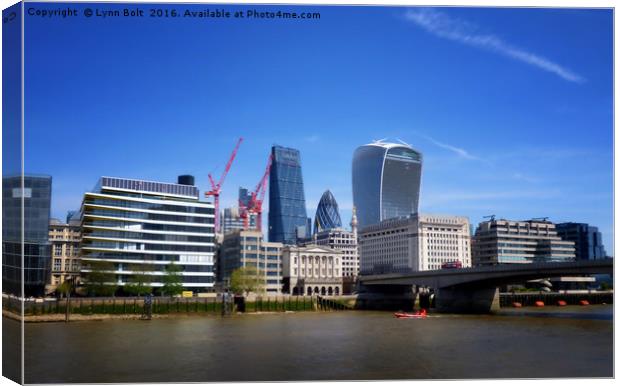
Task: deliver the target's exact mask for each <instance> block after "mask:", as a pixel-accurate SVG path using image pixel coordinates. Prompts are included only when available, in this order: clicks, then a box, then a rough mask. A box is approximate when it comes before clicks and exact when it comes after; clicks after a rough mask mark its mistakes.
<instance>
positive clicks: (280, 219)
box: [269, 146, 311, 244]
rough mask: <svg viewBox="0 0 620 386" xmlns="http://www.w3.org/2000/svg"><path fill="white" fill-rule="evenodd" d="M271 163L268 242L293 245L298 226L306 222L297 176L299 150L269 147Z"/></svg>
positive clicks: (298, 170) (302, 186)
mask: <svg viewBox="0 0 620 386" xmlns="http://www.w3.org/2000/svg"><path fill="white" fill-rule="evenodd" d="M271 155H272V164H271V171H270V174H269V241H271V242H279V243H284V244H295V243H296V241H297V236H298V234H297V232H298V230H299V229H298V227H300V226H305V227H306V228H305V237H309V236H310V231H311V230H310V227H309V226H308V225H309V224H308V223H307V218H308V216H307V215H306V199H305V196H304V183H303V178H302V174H301V157H300V155H299V150H296V149H291V148H286V147H282V146H273V147H272V148H271Z"/></svg>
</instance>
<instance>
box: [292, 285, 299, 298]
mask: <svg viewBox="0 0 620 386" xmlns="http://www.w3.org/2000/svg"><path fill="white" fill-rule="evenodd" d="M297 295H299V289H298V288H297V287H294V288H293V296H297Z"/></svg>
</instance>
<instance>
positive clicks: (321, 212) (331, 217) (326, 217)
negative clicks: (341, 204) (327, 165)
mask: <svg viewBox="0 0 620 386" xmlns="http://www.w3.org/2000/svg"><path fill="white" fill-rule="evenodd" d="M341 227H342V220H340V213H339V212H338V203H337V202H336V199H335V198H334V195H333V194H332V192H330V191H329V190H326V191H325V193H323V195H322V196H321V199H320V200H319V204H318V205H317V208H316V214H315V216H314V233H318V232H323V231H328V230H330V229H333V228H341Z"/></svg>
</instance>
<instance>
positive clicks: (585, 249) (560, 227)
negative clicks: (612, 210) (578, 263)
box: [555, 222, 607, 260]
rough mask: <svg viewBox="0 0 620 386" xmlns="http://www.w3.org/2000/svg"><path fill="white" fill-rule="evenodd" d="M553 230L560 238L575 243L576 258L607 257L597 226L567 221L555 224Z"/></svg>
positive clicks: (592, 258) (595, 258) (597, 258)
mask: <svg viewBox="0 0 620 386" xmlns="http://www.w3.org/2000/svg"><path fill="white" fill-rule="evenodd" d="M555 230H556V231H557V233H558V236H560V237H561V238H562V240H566V241H572V242H574V243H575V258H576V260H599V259H605V258H606V257H607V253H606V252H605V246H604V245H603V239H602V236H601V232H599V231H598V228H597V227H595V226H592V225H588V224H584V223H574V222H567V223H561V224H555Z"/></svg>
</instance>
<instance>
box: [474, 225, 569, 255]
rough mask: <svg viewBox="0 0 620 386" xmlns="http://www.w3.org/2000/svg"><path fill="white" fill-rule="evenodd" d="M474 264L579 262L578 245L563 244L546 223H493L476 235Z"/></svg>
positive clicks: (485, 226)
mask: <svg viewBox="0 0 620 386" xmlns="http://www.w3.org/2000/svg"><path fill="white" fill-rule="evenodd" d="M473 245H474V249H473V263H474V265H490V264H524V263H525V264H527V263H533V262H543V261H557V262H562V261H573V260H575V243H574V242H572V241H563V240H562V239H561V238H560V237H559V236H558V234H557V232H556V228H555V225H554V224H553V223H552V222H550V221H546V220H528V221H512V220H504V219H500V220H495V219H492V220H489V221H484V222H481V223H480V224H478V228H477V229H476V234H475V236H474V244H473Z"/></svg>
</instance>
